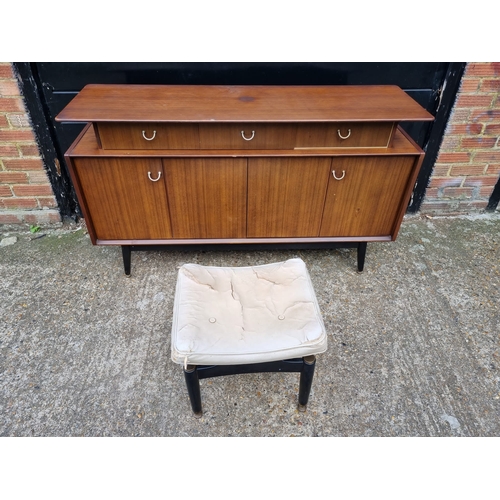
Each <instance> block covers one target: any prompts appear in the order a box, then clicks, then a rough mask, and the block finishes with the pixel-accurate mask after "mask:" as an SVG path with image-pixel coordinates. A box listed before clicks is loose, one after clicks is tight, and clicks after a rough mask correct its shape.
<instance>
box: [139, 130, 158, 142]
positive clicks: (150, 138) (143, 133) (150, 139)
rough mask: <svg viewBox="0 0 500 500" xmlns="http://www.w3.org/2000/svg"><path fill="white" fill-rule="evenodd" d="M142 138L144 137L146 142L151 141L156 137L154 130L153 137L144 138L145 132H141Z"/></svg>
mask: <svg viewBox="0 0 500 500" xmlns="http://www.w3.org/2000/svg"><path fill="white" fill-rule="evenodd" d="M142 137H144V139H146V141H152V140H153V139H154V138H155V137H156V130H155V131H153V137H146V131H145V130H143V131H142Z"/></svg>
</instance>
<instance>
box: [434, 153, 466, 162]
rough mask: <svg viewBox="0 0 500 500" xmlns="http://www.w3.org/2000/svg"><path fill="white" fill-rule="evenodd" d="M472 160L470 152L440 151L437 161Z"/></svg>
mask: <svg viewBox="0 0 500 500" xmlns="http://www.w3.org/2000/svg"><path fill="white" fill-rule="evenodd" d="M469 160H470V153H439V156H438V159H437V161H438V162H439V163H467V162H468V161H469Z"/></svg>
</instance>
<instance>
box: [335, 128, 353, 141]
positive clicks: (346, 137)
mask: <svg viewBox="0 0 500 500" xmlns="http://www.w3.org/2000/svg"><path fill="white" fill-rule="evenodd" d="M337 133H338V134H339V137H340V138H341V139H349V137H351V129H349V130H348V131H347V135H346V136H345V137H344V136H343V135H342V134H341V133H340V129H338V130H337Z"/></svg>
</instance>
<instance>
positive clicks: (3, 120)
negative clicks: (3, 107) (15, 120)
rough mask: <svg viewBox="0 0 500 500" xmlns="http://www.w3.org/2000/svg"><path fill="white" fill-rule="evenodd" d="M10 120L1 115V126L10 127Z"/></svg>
mask: <svg viewBox="0 0 500 500" xmlns="http://www.w3.org/2000/svg"><path fill="white" fill-rule="evenodd" d="M8 127H9V122H8V121H7V117H6V116H5V115H0V128H8Z"/></svg>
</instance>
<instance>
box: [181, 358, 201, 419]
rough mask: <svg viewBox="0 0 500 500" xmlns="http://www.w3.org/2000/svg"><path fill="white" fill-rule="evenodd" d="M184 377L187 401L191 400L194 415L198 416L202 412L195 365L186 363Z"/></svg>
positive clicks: (198, 380)
mask: <svg viewBox="0 0 500 500" xmlns="http://www.w3.org/2000/svg"><path fill="white" fill-rule="evenodd" d="M184 379H185V380H186V387H187V390H188V394H189V401H191V408H192V409H193V413H194V416H195V417H196V418H200V417H201V416H202V414H203V412H202V411H201V392H200V379H199V378H198V370H197V369H196V365H188V366H187V368H186V369H184Z"/></svg>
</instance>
